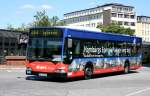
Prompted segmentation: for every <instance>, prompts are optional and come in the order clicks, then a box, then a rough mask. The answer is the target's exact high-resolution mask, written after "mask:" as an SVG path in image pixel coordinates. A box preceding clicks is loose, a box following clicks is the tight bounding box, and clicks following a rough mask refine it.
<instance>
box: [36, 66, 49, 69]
mask: <svg viewBox="0 0 150 96" xmlns="http://www.w3.org/2000/svg"><path fill="white" fill-rule="evenodd" d="M36 69H40V70H46V69H47V67H46V66H36Z"/></svg>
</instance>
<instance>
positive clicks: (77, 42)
mask: <svg viewBox="0 0 150 96" xmlns="http://www.w3.org/2000/svg"><path fill="white" fill-rule="evenodd" d="M72 46H73V47H72V53H73V56H75V57H79V56H80V40H75V39H73V43H72Z"/></svg>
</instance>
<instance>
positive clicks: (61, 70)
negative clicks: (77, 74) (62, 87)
mask: <svg viewBox="0 0 150 96" xmlns="http://www.w3.org/2000/svg"><path fill="white" fill-rule="evenodd" d="M55 72H56V73H66V71H65V67H61V68H58V69H56V71H55Z"/></svg>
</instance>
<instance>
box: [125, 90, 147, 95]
mask: <svg viewBox="0 0 150 96" xmlns="http://www.w3.org/2000/svg"><path fill="white" fill-rule="evenodd" d="M148 90H150V88H146V89H143V90H139V91H136V92H132V93H129V94H127V95H125V96H134V95H137V94H139V93H142V92H145V91H148Z"/></svg>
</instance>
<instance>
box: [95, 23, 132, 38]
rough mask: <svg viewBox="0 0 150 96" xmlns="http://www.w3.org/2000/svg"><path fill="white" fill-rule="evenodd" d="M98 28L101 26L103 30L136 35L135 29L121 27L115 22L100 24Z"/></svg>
mask: <svg viewBox="0 0 150 96" xmlns="http://www.w3.org/2000/svg"><path fill="white" fill-rule="evenodd" d="M97 28H100V29H101V30H102V31H103V32H109V33H117V34H128V35H134V30H132V29H130V28H124V27H121V26H120V25H119V24H117V23H115V22H113V23H110V24H108V25H106V26H104V25H101V24H99V25H98V26H97Z"/></svg>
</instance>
